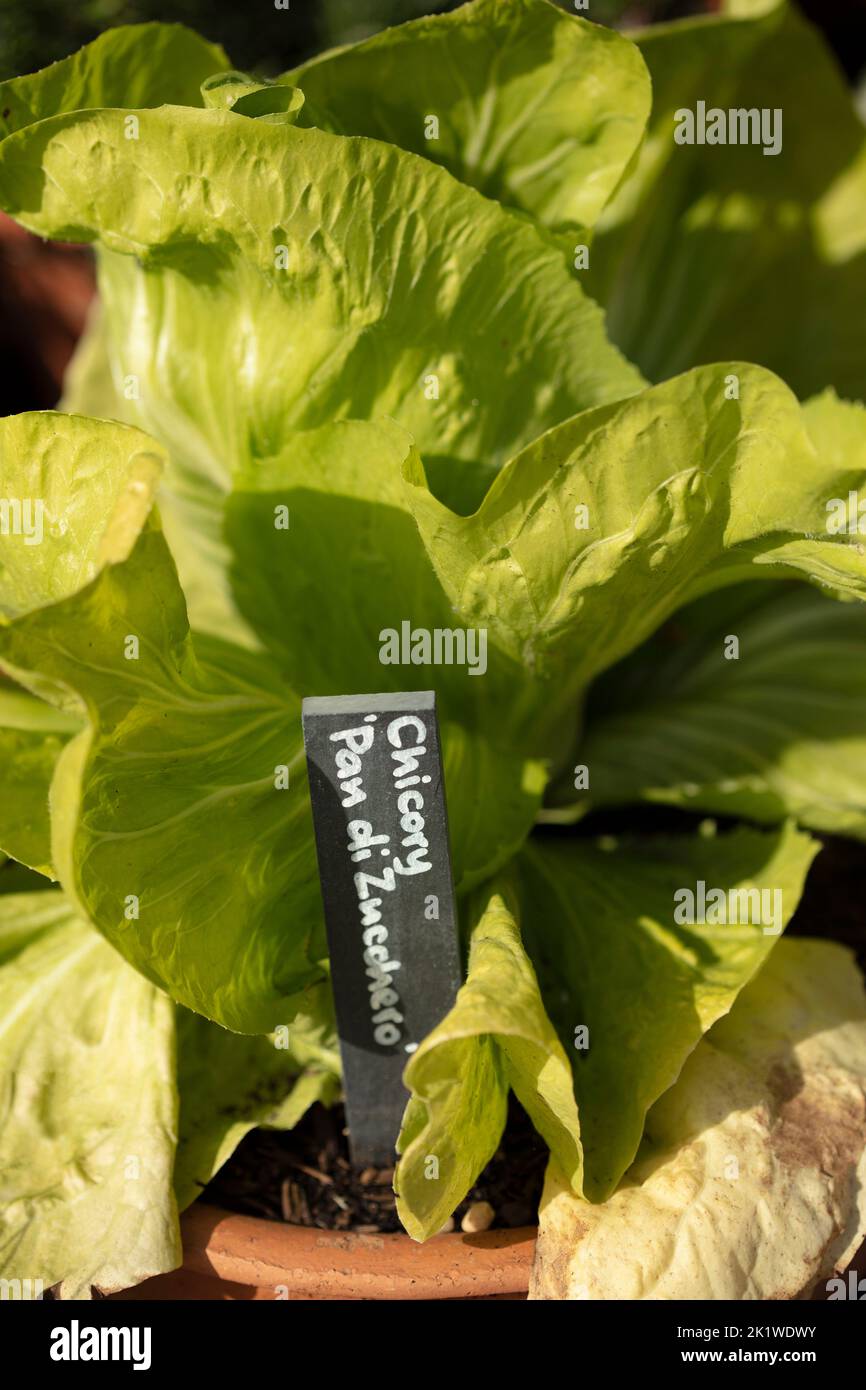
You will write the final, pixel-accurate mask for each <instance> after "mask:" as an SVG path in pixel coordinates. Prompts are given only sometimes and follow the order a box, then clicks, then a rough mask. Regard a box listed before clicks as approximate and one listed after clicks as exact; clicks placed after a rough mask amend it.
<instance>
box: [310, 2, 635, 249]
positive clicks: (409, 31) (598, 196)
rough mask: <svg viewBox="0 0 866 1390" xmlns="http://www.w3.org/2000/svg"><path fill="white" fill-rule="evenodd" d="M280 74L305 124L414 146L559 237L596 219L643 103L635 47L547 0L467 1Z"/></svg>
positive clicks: (626, 154) (630, 150)
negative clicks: (297, 98)
mask: <svg viewBox="0 0 866 1390" xmlns="http://www.w3.org/2000/svg"><path fill="white" fill-rule="evenodd" d="M288 79H289V80H290V81H292V82H296V83H297V85H298V86H299V87H301V88H302V89H303V92H304V95H305V97H306V99H307V103H306V107H305V111H304V113H303V114H302V116H301V120H302V122H303V123H304V124H311V125H313V124H314V125H319V126H323V127H324V128H326V129H328V130H334V131H337V132H338V133H340V134H343V135H368V136H372V137H374V138H375V139H377V140H386V141H388V142H391V143H393V144H396V145H399V146H401V148H403V149H406V150H413V151H414V152H415V153H416V154H422V155H425V156H426V157H427V158H428V159H432V160H435V161H436V163H437V164H444V165H445V167H446V169H449V170H450V171H451V173H452V174H454V175H455V176H456V177H457V178H459V179H462V180H463V181H464V182H465V183H469V184H472V185H473V187H475V188H478V189H480V190H481V192H482V193H484V194H486V195H487V197H489V198H497V199H498V200H499V201H500V202H502V203H506V204H508V205H510V206H512V207H516V208H520V209H521V210H523V211H524V212H528V213H530V214H531V215H532V216H533V217H537V218H538V219H539V220H540V221H541V222H543V223H545V224H546V225H548V226H550V227H554V228H556V227H559V226H563V225H575V224H577V225H580V226H591V225H592V224H593V223H594V222H595V220H596V218H597V217H598V214H599V213H600V211H601V209H602V207H603V206H604V204H605V202H606V201H607V199H608V197H609V196H610V194H611V193H612V192H613V190H614V188H615V187H616V185H617V183H618V181H619V179H620V176H621V175H622V173H623V171H624V169H625V167H626V165H627V164H628V162H629V160H630V159H631V157H632V155H633V154H634V152H635V150H636V149H637V147H638V144H639V143H640V140H641V137H642V135H643V130H644V126H645V124H646V120H647V117H648V115H649V107H650V86H649V79H648V76H647V72H646V68H645V67H644V64H643V62H642V60H641V57H640V53H639V52H638V50H637V49H636V48H635V47H634V45H633V44H631V43H629V42H628V41H627V40H626V39H624V38H622V37H621V36H620V35H619V34H617V33H616V32H615V31H614V30H612V29H606V28H603V27H602V26H601V25H598V24H589V23H587V21H586V20H583V19H579V18H577V17H576V16H573V15H568V14H565V13H564V12H563V11H562V10H561V9H559V8H557V7H556V6H555V5H551V4H548V3H547V0H474V3H473V4H467V5H462V6H461V7H460V8H459V9H457V10H452V11H450V12H449V13H448V14H437V15H427V16H424V17H423V18H422V19H416V20H413V21H411V22H410V23H408V24H401V25H399V26H398V27H396V28H394V29H386V30H385V31H384V33H380V34H376V35H374V36H373V38H370V39H366V40H365V41H364V42H362V43H358V44H354V45H352V46H350V47H347V48H339V49H335V50H334V51H332V52H330V53H324V54H321V55H320V56H319V57H316V58H312V59H311V60H310V61H309V62H307V63H304V64H303V65H302V66H301V67H299V68H296V69H295V70H294V71H293V72H291V73H289V74H288ZM433 121H435V122H437V124H436V125H434V124H432V122H433Z"/></svg>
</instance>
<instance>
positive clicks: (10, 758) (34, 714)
mask: <svg viewBox="0 0 866 1390" xmlns="http://www.w3.org/2000/svg"><path fill="white" fill-rule="evenodd" d="M80 728H81V720H80V719H79V718H78V717H77V716H76V715H75V714H72V713H67V712H66V711H64V710H58V709H55V708H54V707H53V706H52V705H48V704H46V703H45V702H44V701H43V700H37V699H35V698H34V697H33V696H32V695H29V694H27V693H26V692H25V691H23V690H17V689H15V687H14V686H12V685H11V684H10V683H9V682H5V681H3V680H2V677H0V845H2V847H3V849H4V851H5V852H6V853H7V854H9V855H10V856H11V857H12V858H13V859H17V860H18V861H19V862H20V863H22V864H27V865H28V866H29V867H30V868H31V869H35V870H36V871H37V872H38V873H40V874H46V875H47V876H48V877H49V878H55V877H56V874H55V872H54V869H53V866H52V863H51V823H50V819H49V815H48V788H49V786H50V785H51V778H52V776H53V775H54V766H55V764H56V762H57V758H58V756H59V754H60V750H61V748H62V747H63V746H64V744H65V743H67V742H68V740H69V739H70V738H71V737H72V735H73V734H75V733H77V732H78V731H79V729H80Z"/></svg>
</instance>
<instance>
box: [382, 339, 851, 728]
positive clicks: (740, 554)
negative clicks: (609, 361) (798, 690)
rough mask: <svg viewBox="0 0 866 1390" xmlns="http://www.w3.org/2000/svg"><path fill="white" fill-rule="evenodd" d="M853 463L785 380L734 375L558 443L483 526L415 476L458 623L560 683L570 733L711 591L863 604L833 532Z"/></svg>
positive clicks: (679, 383)
mask: <svg viewBox="0 0 866 1390" xmlns="http://www.w3.org/2000/svg"><path fill="white" fill-rule="evenodd" d="M734 393H736V394H734ZM853 463H854V461H853V460H852V459H850V458H847V457H845V458H843V457H842V454H841V451H838V450H837V451H832V450H831V451H829V452H826V453H825V451H824V450H823V449H821V450H816V448H815V446H814V445H813V443H812V441H811V440H810V438H809V436H808V434H807V432H806V429H805V428H804V422H803V416H802V412H801V408H800V407H799V405H798V404H797V402H796V400H795V399H794V397H793V396H792V394H791V392H790V391H789V390H788V389H787V387H786V386H784V385H783V383H782V382H780V381H779V380H778V378H776V377H774V376H773V375H771V374H770V373H769V372H766V371H764V370H763V369H762V368H759V367H750V366H746V365H741V364H736V363H732V364H723V365H718V366H713V367H701V368H697V369H695V370H693V371H691V372H687V373H685V374H684V375H683V376H681V377H677V378H675V379H674V380H672V381H669V382H665V383H664V384H663V385H661V386H656V387H652V388H650V389H648V390H646V391H644V392H642V393H641V394H640V395H639V396H636V397H634V398H632V399H631V400H626V401H623V402H621V403H619V404H616V405H611V406H603V407H599V408H597V409H595V410H591V411H586V412H584V413H583V414H581V415H578V416H576V417H575V418H574V419H573V420H570V421H567V422H566V423H565V424H563V425H560V426H558V427H557V428H555V429H552V430H550V431H548V433H547V434H545V435H543V436H542V437H541V438H540V439H539V440H537V441H536V442H535V443H534V444H532V445H530V446H529V447H528V448H527V449H525V450H524V451H523V452H522V453H521V454H519V455H518V456H517V457H516V458H515V459H513V460H512V461H511V462H510V463H509V464H508V465H507V466H506V467H505V468H504V469H503V470H502V472H501V473H500V474H499V476H498V477H497V478H496V480H495V482H494V483H493V485H492V486H491V488H490V490H489V491H488V493H487V495H486V496H485V498H484V501H483V502H482V504H481V506H480V507H479V509H478V511H477V512H476V513H475V514H474V515H473V516H470V517H463V516H458V515H457V514H456V513H454V512H453V511H450V510H449V509H448V508H447V507H446V506H445V505H444V504H443V503H442V502H440V501H439V500H437V498H435V497H434V496H433V495H432V493H431V492H430V491H429V489H428V488H427V486H426V484H425V479H424V476H423V472H422V470H421V468H420V466H419V465H418V463H417V461H413V460H412V459H409V460H408V462H407V465H406V473H407V478H408V479H409V480H410V483H411V485H412V486H411V505H412V507H413V510H414V512H415V517H416V520H417V522H418V525H419V529H420V531H421V534H422V536H423V538H424V540H425V544H426V545H427V548H428V550H429V552H430V557H431V560H432V562H433V565H434V567H435V569H436V572H437V574H438V576H439V578H440V580H441V583H442V586H443V588H444V590H445V592H446V594H447V595H448V597H449V599H450V600H451V603H452V604H453V606H454V609H455V611H456V612H458V613H459V614H460V615H461V619H462V621H464V622H467V623H469V624H471V625H474V626H479V627H487V628H489V630H490V634H491V637H490V640H491V642H492V643H493V645H495V646H496V647H497V648H498V649H499V650H500V651H501V652H503V653H506V654H507V655H509V656H510V657H511V658H512V659H513V660H514V661H515V662H516V663H518V664H520V665H522V666H523V667H524V668H525V669H528V670H529V671H530V672H531V673H532V674H533V677H534V678H535V679H536V680H537V681H539V682H542V683H546V686H547V689H548V692H549V698H548V701H547V706H546V715H547V717H551V718H555V717H556V716H557V714H560V716H561V714H562V712H563V711H565V710H568V708H570V707H571V706H573V703H574V701H575V699H576V696H577V695H578V694H579V693H580V692H581V691H582V690H583V689H584V688H585V687H586V685H587V683H588V682H589V681H590V680H591V679H592V678H593V677H594V676H595V675H597V674H598V673H599V672H600V671H602V670H604V669H605V668H606V667H607V666H610V665H611V664H612V663H613V662H614V661H616V660H617V659H618V658H619V657H621V656H623V655H625V654H626V653H628V652H629V651H631V650H633V649H634V648H635V647H636V646H638V645H639V644H640V643H641V642H643V641H644V640H646V638H647V637H649V636H650V635H651V634H652V633H653V632H654V631H655V630H656V629H657V628H658V627H659V626H660V624H661V623H662V622H663V621H664V619H665V618H667V617H668V616H669V615H670V614H671V613H672V612H674V611H675V609H677V608H678V607H679V606H680V605H682V604H683V603H684V602H686V601H687V600H688V599H689V598H690V597H692V596H694V595H695V594H696V593H698V592H701V591H703V590H706V589H712V588H714V587H717V586H719V585H722V584H729V583H732V582H735V581H736V580H738V579H741V578H746V577H750V576H751V577H762V578H771V577H786V576H789V575H790V574H797V575H800V576H802V577H804V578H808V579H813V580H815V581H816V582H820V583H821V584H824V585H827V586H828V587H830V588H831V589H833V590H835V591H838V592H840V593H843V594H846V595H849V596H852V597H854V596H856V597H860V598H862V597H864V596H866V553H864V548H863V546H862V544H861V543H860V541H859V538H858V537H856V536H855V537H851V536H849V535H847V534H839V535H833V534H828V532H827V530H826V524H825V523H826V519H827V511H826V499H827V498H829V497H833V496H837V495H842V496H845V495H846V491H841V493H840V489H845V490H847V488H848V487H849V486H850V484H851V480H852V478H853V476H854V473H853V472H852V466H853ZM858 476H859V477H861V478H862V477H866V469H864V468H863V466H862V464H861V471H860V472H859V474H858Z"/></svg>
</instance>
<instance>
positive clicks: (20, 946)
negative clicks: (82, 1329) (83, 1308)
mask: <svg viewBox="0 0 866 1390" xmlns="http://www.w3.org/2000/svg"><path fill="white" fill-rule="evenodd" d="M0 1017H2V1020H3V1023H2V1027H0V1059H2V1065H0V1074H2V1077H3V1080H2V1082H0V1130H2V1138H0V1150H2V1162H0V1272H2V1277H3V1278H5V1279H10V1280H16V1279H18V1280H37V1279H38V1280H41V1281H42V1283H43V1285H44V1287H45V1288H46V1289H48V1288H49V1287H51V1286H52V1285H54V1284H61V1286H62V1293H63V1296H64V1297H66V1298H89V1297H90V1291H91V1287H95V1288H98V1289H101V1290H103V1291H109V1290H112V1289H123V1288H127V1287H129V1286H130V1285H132V1284H136V1283H138V1282H139V1281H140V1280H142V1279H146V1278H149V1277H150V1276H151V1275H154V1274H162V1273H164V1272H165V1271H167V1270H170V1269H173V1268H175V1267H176V1266H177V1265H178V1264H180V1260H181V1249H180V1234H179V1231H178V1224H177V1211H176V1208H175V1205H174V1200H173V1198H172V1192H171V1173H172V1164H173V1161H174V1148H175V1140H176V1114H177V1097H176V1090H175V1078H174V1009H173V1007H172V1004H171V1002H170V1000H168V999H167V998H166V997H165V995H163V994H161V993H160V992H159V991H158V990H156V989H154V987H153V986H152V985H151V984H149V983H148V982H147V981H146V980H144V979H142V977H141V975H139V974H138V973H137V972H136V971H135V970H131V969H130V967H129V966H128V965H127V964H126V963H125V961H123V960H122V959H121V957H120V956H119V955H118V954H117V952H116V951H114V950H113V949H112V948H111V946H109V945H108V944H107V942H105V941H103V940H102V938H101V937H100V936H99V935H98V934H97V933H96V932H94V931H93V930H92V928H90V927H89V926H87V925H86V924H85V923H83V922H81V921H80V920H79V919H78V918H77V917H76V916H75V915H74V913H73V911H72V909H71V908H70V907H69V905H68V904H67V903H66V901H65V900H64V898H63V896H62V895H61V894H60V893H57V892H52V891H49V892H43V893H30V894H16V893H12V894H4V895H2V896H0ZM31 1287H32V1286H31Z"/></svg>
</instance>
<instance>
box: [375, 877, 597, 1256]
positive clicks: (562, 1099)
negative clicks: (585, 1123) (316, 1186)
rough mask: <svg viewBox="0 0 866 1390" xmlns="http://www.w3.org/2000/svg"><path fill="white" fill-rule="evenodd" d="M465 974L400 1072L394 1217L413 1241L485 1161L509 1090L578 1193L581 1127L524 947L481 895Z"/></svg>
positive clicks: (432, 1230)
mask: <svg viewBox="0 0 866 1390" xmlns="http://www.w3.org/2000/svg"><path fill="white" fill-rule="evenodd" d="M472 906H473V909H474V913H473V915H474V916H476V917H477V920H476V921H475V925H474V927H473V930H472V937H471V942H470V950H469V973H468V978H467V980H466V983H465V985H464V986H463V988H462V989H461V990H460V993H459V994H458V996H457V1001H456V1003H455V1005H454V1007H453V1008H452V1010H451V1011H450V1013H449V1014H448V1015H447V1016H446V1017H445V1018H444V1019H443V1020H442V1022H441V1023H440V1024H439V1025H438V1027H436V1028H435V1029H434V1030H433V1032H432V1033H430V1034H428V1036H427V1037H426V1038H425V1039H424V1041H423V1042H422V1043H421V1045H420V1046H419V1048H418V1050H417V1052H415V1053H414V1055H413V1056H412V1058H411V1060H410V1062H409V1064H408V1066H407V1067H406V1072H405V1081H406V1085H407V1086H408V1087H409V1088H410V1090H411V1092H412V1096H411V1099H410V1101H409V1105H408V1107H407V1110H406V1114H405V1117H404V1120H403V1128H402V1131H401V1134H400V1140H399V1145H398V1147H399V1150H400V1153H401V1158H400V1161H399V1163H398V1165H397V1172H396V1176H395V1188H396V1191H397V1209H398V1211H399V1213H400V1217H401V1220H402V1222H403V1224H404V1226H405V1227H406V1229H407V1231H408V1232H409V1234H410V1235H411V1236H413V1237H414V1238H415V1239H416V1240H426V1239H427V1237H428V1236H431V1235H435V1234H436V1232H437V1231H438V1230H439V1229H440V1228H441V1227H442V1225H443V1223H444V1222H445V1221H446V1220H447V1218H448V1217H449V1216H450V1214H451V1212H452V1211H453V1210H454V1208H455V1207H456V1206H457V1205H458V1204H459V1203H460V1202H461V1201H462V1199H463V1197H464V1196H465V1195H466V1193H467V1192H468V1190H469V1188H470V1187H471V1186H472V1184H473V1183H474V1182H475V1179H476V1178H477V1177H478V1174H479V1173H480V1172H481V1170H482V1168H483V1167H484V1166H485V1164H486V1163H487V1162H488V1160H489V1159H490V1158H492V1156H493V1154H494V1152H495V1150H496V1148H497V1145H498V1144H499V1140H500V1138H501V1136H502V1131H503V1128H504V1126H505V1117H506V1104H507V1100H508V1090H509V1087H512V1088H513V1089H514V1091H515V1093H516V1095H517V1096H518V1097H519V1098H520V1100H521V1102H522V1104H523V1106H524V1108H525V1109H526V1110H527V1111H528V1113H529V1114H530V1115H531V1117H532V1119H533V1122H534V1124H535V1126H536V1128H537V1129H538V1130H539V1132H540V1133H541V1134H543V1136H544V1138H545V1139H546V1140H547V1142H548V1144H549V1145H550V1148H551V1150H552V1152H553V1153H555V1154H556V1155H557V1158H558V1160H559V1162H560V1164H561V1165H562V1168H563V1169H564V1170H565V1171H566V1172H567V1173H568V1174H569V1177H570V1180H571V1181H572V1183H573V1184H574V1186H575V1188H576V1189H577V1190H578V1191H579V1190H580V1189H581V1183H582V1168H583V1163H582V1151H581V1146H580V1126H579V1124H578V1119H577V1109H576V1106H575V1101H574V1091H573V1089H572V1082H571V1069H570V1067H569V1064H568V1059H567V1057H566V1055H565V1052H564V1050H563V1047H562V1044H561V1043H560V1041H559V1039H558V1037H557V1036H556V1032H555V1031H554V1029H553V1026H552V1025H551V1023H550V1021H549V1019H548V1017H547V1014H546V1013H545V1011H544V1005H543V1003H542V1000H541V995H540V994H539V990H538V983H537V981H536V978H535V972H534V970H533V968H532V965H531V964H530V961H529V959H528V957H527V955H526V952H525V951H524V949H523V944H522V942H521V939H520V929H519V927H518V924H517V919H516V915H515V912H516V907H515V904H514V903H513V902H509V901H508V896H507V894H506V896H505V897H503V895H502V894H501V893H499V892H497V891H492V890H486V891H484V892H483V893H481V892H479V895H478V898H477V900H476V901H475V902H474V903H473V905H472Z"/></svg>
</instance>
